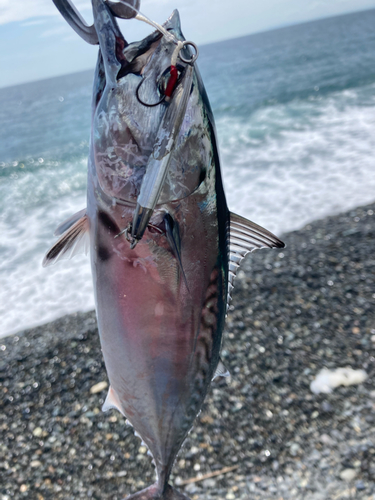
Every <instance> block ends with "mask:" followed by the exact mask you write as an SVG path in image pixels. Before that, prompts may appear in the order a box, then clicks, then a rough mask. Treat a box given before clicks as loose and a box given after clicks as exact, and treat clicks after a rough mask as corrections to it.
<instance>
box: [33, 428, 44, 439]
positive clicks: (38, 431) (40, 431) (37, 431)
mask: <svg viewBox="0 0 375 500" xmlns="http://www.w3.org/2000/svg"><path fill="white" fill-rule="evenodd" d="M42 434H43V429H42V428H41V427H35V429H34V430H33V435H34V436H35V437H40V436H41V435H42Z"/></svg>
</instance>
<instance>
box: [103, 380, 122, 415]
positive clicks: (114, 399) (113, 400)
mask: <svg viewBox="0 0 375 500" xmlns="http://www.w3.org/2000/svg"><path fill="white" fill-rule="evenodd" d="M112 409H114V410H118V411H119V412H120V413H121V414H122V415H124V417H125V418H126V415H125V414H124V412H123V410H122V408H121V403H120V400H119V397H118V396H117V394H116V391H115V390H114V389H113V388H112V386H110V388H109V390H108V394H107V397H106V398H105V401H104V404H103V406H102V411H104V412H106V411H108V410H112Z"/></svg>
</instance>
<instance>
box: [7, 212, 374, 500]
mask: <svg viewBox="0 0 375 500" xmlns="http://www.w3.org/2000/svg"><path fill="white" fill-rule="evenodd" d="M282 239H283V241H284V242H285V243H286V245H287V247H286V248H285V249H283V250H281V251H278V250H277V251H276V250H273V251H266V250H262V251H258V252H254V253H253V254H251V255H250V256H249V257H248V258H247V259H246V261H245V263H244V265H243V267H242V270H241V271H240V272H239V274H238V277H237V279H236V282H235V285H236V286H235V289H234V292H233V300H232V303H231V306H230V308H229V314H228V318H227V323H226V330H225V333H224V343H223V350H222V360H223V362H224V364H225V366H226V367H227V369H228V370H229V372H230V374H231V376H230V377H228V378H220V377H219V378H217V379H215V381H214V382H213V383H212V387H211V389H210V391H209V394H208V397H207V398H206V401H205V404H204V406H203V408H202V411H201V413H200V415H199V416H198V417H197V419H196V421H195V425H194V427H193V429H192V431H191V433H190V434H189V436H188V438H187V440H186V441H185V444H184V446H183V448H182V449H181V451H180V453H179V455H178V457H177V460H176V463H175V467H174V470H173V476H172V478H171V483H172V484H174V485H175V486H176V487H178V488H179V489H180V490H181V491H183V492H184V493H185V494H187V495H188V496H190V498H191V499H192V500H213V499H217V500H221V499H223V500H224V499H225V500H234V499H236V500H237V499H238V500H260V499H262V500H271V499H272V500H297V499H300V500H302V499H303V500H328V499H330V500H335V499H337V500H338V499H340V500H341V499H358V500H362V499H363V500H375V384H374V375H375V252H374V250H375V204H372V205H368V206H364V207H360V208H357V209H355V210H351V211H349V212H346V213H343V214H340V215H336V216H332V217H327V218H325V219H323V220H318V221H315V222H313V223H311V224H309V225H307V226H305V227H304V228H303V229H301V230H299V231H295V232H291V233H288V234H285V235H283V236H282ZM340 367H351V368H353V369H362V370H364V371H365V372H366V373H367V379H366V380H365V381H364V382H362V383H360V384H358V385H352V386H349V387H338V388H336V389H334V390H333V391H332V392H331V393H329V394H314V393H313V392H312V391H311V389H310V384H311V382H312V381H313V380H314V378H315V376H316V375H317V374H318V372H319V371H320V370H321V369H322V368H328V369H335V368H340ZM0 383H1V385H0V394H1V397H0V500H11V499H12V500H13V499H17V500H21V499H24V498H25V499H26V498H27V499H28V500H47V499H54V500H73V499H74V500H78V499H87V498H92V499H97V500H99V499H101V500H107V499H108V500H109V499H110V500H122V499H123V498H124V497H126V496H127V495H128V494H131V493H134V492H135V491H138V490H140V489H142V488H144V487H146V486H148V485H149V484H151V483H152V482H153V481H154V477H155V473H154V469H153V466H152V464H151V458H150V457H149V456H148V455H147V450H146V448H145V447H144V446H143V445H142V444H141V441H140V440H139V439H138V438H137V437H135V436H134V433H133V429H132V428H131V427H130V426H128V425H126V423H125V419H124V418H123V417H122V416H121V415H120V414H119V413H117V412H115V411H110V412H108V413H102V411H101V406H102V404H103V402H104V399H105V396H106V391H107V388H108V385H107V377H106V372H105V368H104V364H103V360H102V355H101V350H100V345H99V337H98V332H97V326H96V319H95V313H94V312H89V313H77V314H73V315H69V316H65V317H62V318H60V319H58V320H56V321H54V322H52V323H49V324H46V325H43V326H39V327H37V328H33V329H30V330H25V331H22V332H19V333H17V334H16V335H12V336H9V337H4V338H1V339H0Z"/></svg>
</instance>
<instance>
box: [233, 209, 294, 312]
mask: <svg viewBox="0 0 375 500" xmlns="http://www.w3.org/2000/svg"><path fill="white" fill-rule="evenodd" d="M229 234H230V239H229V283H228V298H227V299H228V300H227V305H229V302H230V300H231V293H232V290H233V288H234V279H235V277H236V274H237V271H238V268H239V267H240V264H241V262H242V260H243V259H244V258H245V257H246V255H247V254H248V253H250V252H252V251H254V250H257V249H258V248H284V247H285V245H284V243H283V242H282V241H281V240H279V238H278V237H277V236H275V235H274V234H272V233H271V232H270V231H268V230H267V229H264V228H263V227H262V226H258V224H255V223H254V222H251V221H249V220H248V219H245V218H244V217H241V216H240V215H237V214H234V213H232V212H231V213H230V230H229Z"/></svg>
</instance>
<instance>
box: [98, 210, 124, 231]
mask: <svg viewBox="0 0 375 500" xmlns="http://www.w3.org/2000/svg"><path fill="white" fill-rule="evenodd" d="M98 218H99V222H100V223H101V224H102V226H104V227H105V228H106V229H107V230H108V231H109V232H110V233H112V234H113V235H114V236H116V235H118V234H119V232H120V231H121V230H120V228H119V227H118V225H117V224H116V222H115V221H114V220H113V219H111V217H110V216H109V215H108V214H107V213H106V212H99V213H98Z"/></svg>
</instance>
